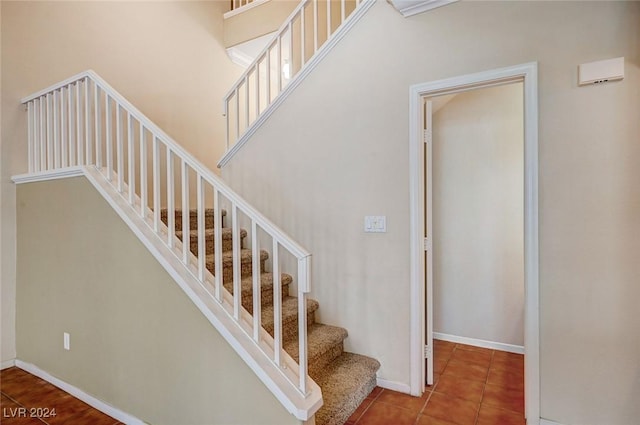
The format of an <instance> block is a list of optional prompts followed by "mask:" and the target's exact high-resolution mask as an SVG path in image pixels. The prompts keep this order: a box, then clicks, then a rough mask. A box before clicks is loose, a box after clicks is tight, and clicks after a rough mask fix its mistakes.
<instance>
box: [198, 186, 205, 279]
mask: <svg viewBox="0 0 640 425" xmlns="http://www.w3.org/2000/svg"><path fill="white" fill-rule="evenodd" d="M196 179H197V180H196V191H197V198H198V199H197V202H198V212H197V214H198V279H200V281H201V282H204V272H205V270H206V267H205V266H206V262H205V260H206V257H205V243H206V242H207V241H206V239H205V235H206V233H205V230H206V229H205V209H204V185H203V184H202V183H203V182H202V176H201V175H200V174H197V175H196Z"/></svg>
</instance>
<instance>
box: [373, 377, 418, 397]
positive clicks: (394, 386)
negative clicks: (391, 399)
mask: <svg viewBox="0 0 640 425" xmlns="http://www.w3.org/2000/svg"><path fill="white" fill-rule="evenodd" d="M376 384H377V385H378V386H379V387H381V388H385V389H387V390H392V391H398V392H400V393H405V394H410V393H411V387H410V386H409V385H407V384H405V383H404V382H396V381H389V380H387V379H382V378H377V380H376Z"/></svg>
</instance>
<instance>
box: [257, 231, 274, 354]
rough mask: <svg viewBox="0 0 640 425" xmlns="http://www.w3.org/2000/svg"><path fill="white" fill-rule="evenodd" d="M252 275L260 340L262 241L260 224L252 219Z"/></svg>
mask: <svg viewBox="0 0 640 425" xmlns="http://www.w3.org/2000/svg"><path fill="white" fill-rule="evenodd" d="M251 275H252V276H251V277H252V279H253V282H252V283H253V340H254V341H255V342H260V330H261V329H262V324H261V323H260V322H261V318H262V308H261V306H262V304H261V300H260V298H261V296H262V290H261V285H260V243H259V242H258V225H257V223H256V221H255V220H251ZM274 281H275V277H274Z"/></svg>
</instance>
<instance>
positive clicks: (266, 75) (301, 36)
mask: <svg viewBox="0 0 640 425" xmlns="http://www.w3.org/2000/svg"><path fill="white" fill-rule="evenodd" d="M373 2H374V0H302V1H301V2H300V4H299V5H298V6H297V7H296V9H295V10H294V11H293V12H292V13H291V15H290V16H289V17H288V18H287V20H286V21H285V22H284V24H282V26H281V27H280V29H278V31H277V32H276V34H275V36H274V37H273V40H272V41H271V42H269V44H268V45H267V46H266V47H265V48H264V49H263V50H262V52H261V53H260V54H258V56H257V57H256V59H255V60H254V61H253V63H252V64H251V65H249V67H248V68H247V69H246V71H245V72H244V73H243V74H242V75H241V76H240V78H239V79H238V81H237V82H236V83H235V85H234V86H233V87H232V88H231V90H229V92H228V93H227V94H226V95H225V97H224V100H223V113H224V115H225V116H226V147H227V150H229V149H230V148H231V147H233V146H234V145H235V144H236V143H238V141H239V140H240V139H241V138H242V137H243V135H245V134H247V131H248V130H249V129H250V128H251V126H252V125H253V124H254V123H255V122H256V121H257V120H258V118H259V117H260V116H261V115H262V114H263V113H264V112H265V110H267V108H269V106H270V105H272V104H273V103H274V102H275V100H276V99H277V98H278V96H279V95H280V94H281V93H282V92H283V90H284V89H285V88H286V86H287V85H289V84H291V82H292V81H293V80H294V79H296V77H297V76H299V75H300V73H301V72H302V71H303V70H304V69H305V67H306V66H307V65H308V64H309V63H311V62H312V59H313V58H314V56H315V55H316V53H317V52H318V51H319V50H321V49H322V48H323V46H325V45H326V44H328V43H327V42H328V41H330V40H331V38H332V37H333V36H334V35H335V34H336V33H337V32H338V30H340V28H341V27H343V24H345V22H347V21H348V20H349V18H350V17H352V16H353V15H354V13H353V12H354V11H356V10H358V8H360V7H362V6H363V5H364V3H368V6H370V5H371V4H372V3H373Z"/></svg>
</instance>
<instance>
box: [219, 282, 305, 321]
mask: <svg viewBox="0 0 640 425" xmlns="http://www.w3.org/2000/svg"><path fill="white" fill-rule="evenodd" d="M291 282H293V277H291V275H288V274H286V273H282V274H281V275H280V284H281V286H282V298H283V299H284V298H285V297H286V296H288V295H289V285H290V284H291ZM240 284H241V293H242V306H243V307H244V308H245V309H246V310H247V311H248V312H249V313H253V277H252V276H248V277H245V278H243V279H242V281H241V283H240ZM224 287H225V288H227V290H228V291H229V292H230V293H231V294H233V280H232V279H229V280H226V281H224ZM260 289H261V291H260V305H263V306H264V305H271V304H272V303H273V273H261V274H260Z"/></svg>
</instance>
